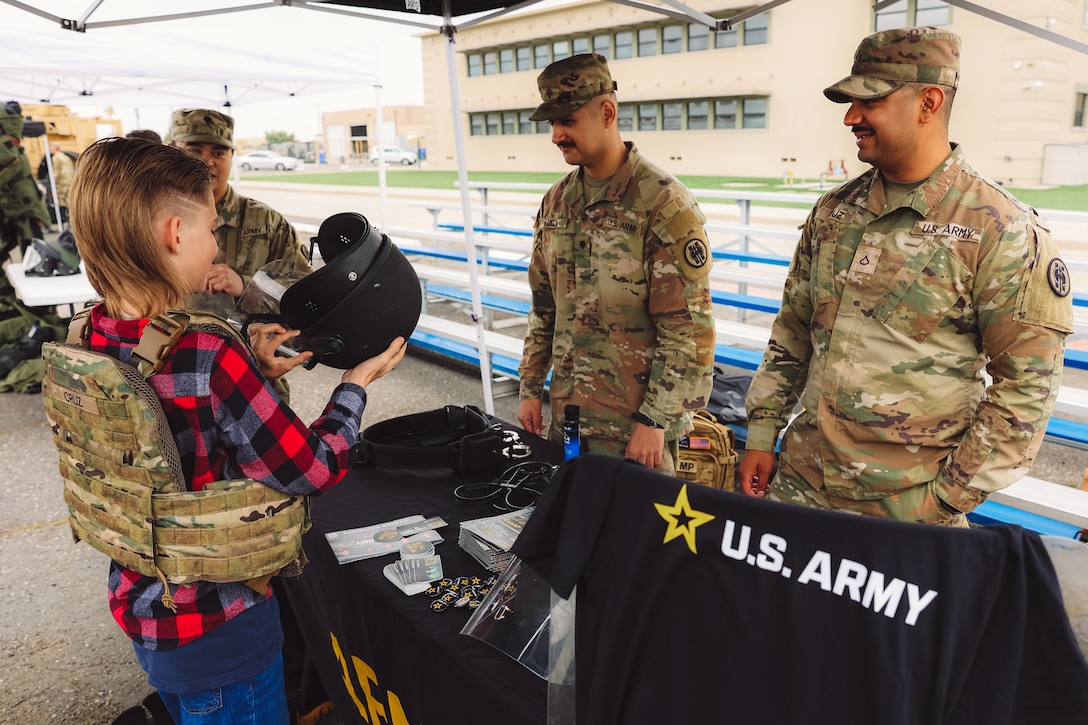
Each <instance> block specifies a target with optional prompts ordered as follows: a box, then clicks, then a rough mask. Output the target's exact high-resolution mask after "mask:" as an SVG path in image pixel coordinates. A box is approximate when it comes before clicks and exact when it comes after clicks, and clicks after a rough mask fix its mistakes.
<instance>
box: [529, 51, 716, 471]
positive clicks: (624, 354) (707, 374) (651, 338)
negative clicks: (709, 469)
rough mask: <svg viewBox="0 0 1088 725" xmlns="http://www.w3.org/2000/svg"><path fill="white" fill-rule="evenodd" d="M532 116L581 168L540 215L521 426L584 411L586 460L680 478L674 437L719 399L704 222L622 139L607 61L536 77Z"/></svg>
mask: <svg viewBox="0 0 1088 725" xmlns="http://www.w3.org/2000/svg"><path fill="white" fill-rule="evenodd" d="M537 84H538V86H539V88H540V95H541V98H542V100H543V101H544V102H543V103H542V104H541V105H540V106H539V107H538V108H537V109H536V111H534V113H533V115H532V117H531V118H532V120H534V121H542V120H547V121H549V122H551V124H552V126H553V130H552V142H553V143H554V144H556V145H557V146H558V147H559V150H560V151H561V152H562V153H563V158H564V160H565V161H566V162H567V163H568V164H571V165H574V166H577V167H578V168H576V169H575V170H574V171H572V172H570V173H569V174H568V175H567V176H566V177H565V178H563V179H561V180H560V181H559V182H557V183H556V184H555V185H554V186H553V187H552V188H551V189H550V190H549V191H548V192H547V194H545V196H544V200H543V203H542V204H541V206H540V211H539V213H538V214H537V218H536V223H535V231H534V238H533V257H532V262H531V264H530V267H529V284H530V286H531V287H532V291H533V304H532V310H531V312H530V313H529V327H528V332H527V333H526V337H525V349H524V355H523V357H522V360H521V365H520V367H519V372H520V375H521V391H520V395H521V404H520V406H519V410H518V420H519V421H520V422H521V424H522V426H524V427H525V429H526V430H529V431H532V432H534V433H537V434H543V432H544V425H543V414H542V403H541V399H542V396H543V392H544V381H545V378H546V377H547V374H548V371H549V370H550V369H551V370H552V381H551V388H550V391H549V397H550V401H551V409H552V416H551V428H550V433H549V437H550V438H551V439H552V440H561V439H562V431H561V423H562V417H563V416H562V412H563V410H564V408H565V406H567V405H570V404H574V405H577V406H579V408H580V416H581V417H580V423H581V442H582V450H583V452H588V453H605V454H609V455H615V456H626V457H627V458H633V459H635V460H637V461H639V462H641V463H643V464H644V465H646V466H647V467H649V468H652V469H657V470H660V471H662V472H666V473H673V472H674V466H675V463H674V462H675V460H676V454H677V445H676V439H677V438H678V437H679V436H680V435H682V434H683V433H685V432H686V431H688V430H689V429H690V428H691V413H692V411H695V410H698V409H700V408H702V407H703V406H704V405H705V404H706V401H707V397H708V396H709V394H710V389H711V383H712V376H713V365H714V315H713V310H712V306H711V301H710V288H709V283H708V280H707V275H708V274H709V273H710V267H711V260H710V253H709V248H708V246H707V242H706V232H705V231H704V230H703V222H704V221H705V218H704V217H703V214H702V212H701V211H700V210H699V207H698V205H697V204H696V203H695V199H694V198H693V197H692V195H691V193H690V192H689V191H688V190H687V189H686V188H685V187H684V185H683V184H681V183H680V182H679V181H677V180H676V179H675V178H673V177H672V176H669V175H668V174H666V173H665V172H664V171H662V170H661V169H659V168H658V167H657V166H654V165H653V164H651V163H650V162H648V161H647V160H646V159H644V158H642V157H641V156H640V155H639V152H638V149H636V148H635V147H634V145H633V144H630V143H624V142H623V140H622V139H621V138H620V133H619V129H618V127H617V114H616V97H615V93H614V90H615V88H616V84H615V83H614V82H613V81H612V77H611V75H610V74H609V71H608V65H607V62H606V60H605V59H604V58H603V57H602V56H600V55H596V54H587V55H576V56H573V57H571V58H567V59H565V60H561V61H557V62H555V63H552V64H551V65H550V66H548V67H547V68H545V69H544V71H543V72H542V73H541V74H540V76H539V78H538V79H537Z"/></svg>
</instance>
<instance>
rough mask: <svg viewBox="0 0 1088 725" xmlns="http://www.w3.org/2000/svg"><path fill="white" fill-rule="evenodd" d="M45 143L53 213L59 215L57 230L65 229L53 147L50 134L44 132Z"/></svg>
mask: <svg viewBox="0 0 1088 725" xmlns="http://www.w3.org/2000/svg"><path fill="white" fill-rule="evenodd" d="M42 141H43V142H44V143H45V168H46V170H47V171H48V172H49V193H50V195H52V197H53V213H54V214H56V215H57V231H59V232H63V231H64V220H63V219H61V218H60V197H58V196H57V177H56V175H55V174H54V173H53V149H51V148H50V147H49V144H50V143H51V142H50V141H49V134H48V133H45V134H42Z"/></svg>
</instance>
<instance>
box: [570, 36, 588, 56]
mask: <svg viewBox="0 0 1088 725" xmlns="http://www.w3.org/2000/svg"><path fill="white" fill-rule="evenodd" d="M572 47H573V48H574V54H575V55H582V54H583V53H588V52H589V38H575V39H574V43H573V46H572Z"/></svg>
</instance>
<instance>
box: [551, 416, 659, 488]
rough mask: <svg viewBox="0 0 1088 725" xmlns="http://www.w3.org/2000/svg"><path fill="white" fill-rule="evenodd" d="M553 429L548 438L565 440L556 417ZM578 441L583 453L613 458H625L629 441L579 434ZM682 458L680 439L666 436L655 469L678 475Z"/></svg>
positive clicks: (560, 441)
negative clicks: (658, 464) (677, 465)
mask: <svg viewBox="0 0 1088 725" xmlns="http://www.w3.org/2000/svg"><path fill="white" fill-rule="evenodd" d="M551 428H552V429H551V430H550V431H549V432H548V440H550V441H554V442H556V443H562V441H563V424H562V421H561V420H560V419H558V418H556V417H554V416H553V417H552V425H551ZM578 442H579V446H580V449H581V451H582V455H586V454H589V453H598V454H600V455H602V456H612V457H613V458H625V457H626V456H627V441H626V440H612V439H609V438H588V437H586V436H584V435H579V436H578ZM678 460H680V441H679V439H677V438H666V439H665V445H663V446H662V447H661V465H660V466H658V467H657V468H655V469H654V470H655V471H657V472H658V473H662V474H664V475H666V476H675V475H676V461H678Z"/></svg>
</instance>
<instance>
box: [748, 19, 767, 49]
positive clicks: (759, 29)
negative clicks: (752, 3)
mask: <svg viewBox="0 0 1088 725" xmlns="http://www.w3.org/2000/svg"><path fill="white" fill-rule="evenodd" d="M768 24H769V21H768V18H767V15H766V13H764V14H763V15H757V16H755V17H754V18H748V19H747V20H745V21H744V44H745V45H763V44H764V43H766V42H767V26H768Z"/></svg>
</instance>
